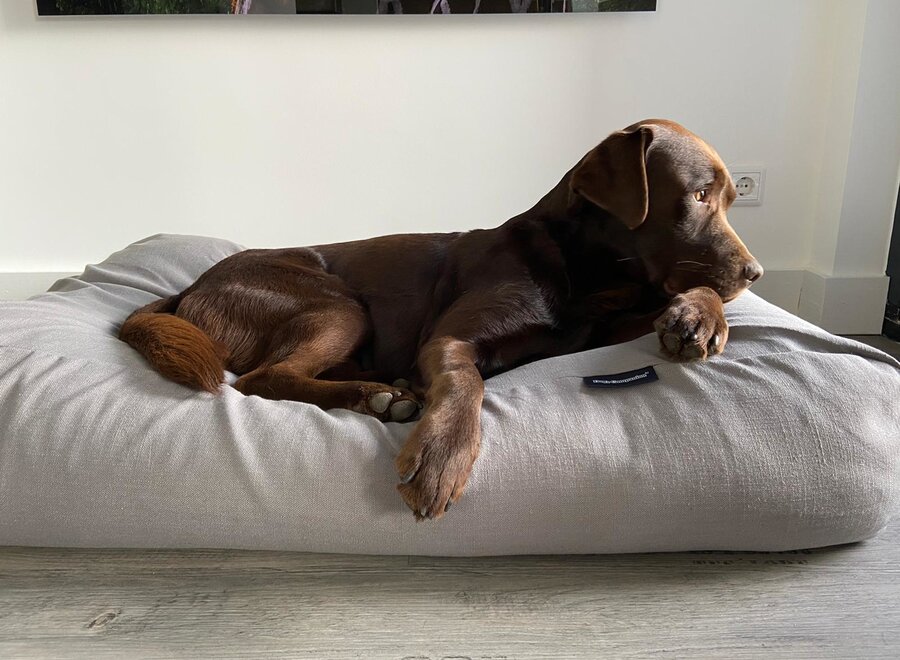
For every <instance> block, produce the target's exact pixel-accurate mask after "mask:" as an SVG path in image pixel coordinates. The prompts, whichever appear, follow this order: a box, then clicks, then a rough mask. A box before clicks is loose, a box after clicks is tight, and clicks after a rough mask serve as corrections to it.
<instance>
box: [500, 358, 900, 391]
mask: <svg viewBox="0 0 900 660" xmlns="http://www.w3.org/2000/svg"><path fill="white" fill-rule="evenodd" d="M783 355H825V356H832V355H849V356H851V357H858V358H861V359H863V360H868V359H869V357H868V356H866V355H860V354H858V353H847V352H831V353H823V352H821V351H806V350H792V351H776V352H773V353H760V354H759V355H748V356H745V357H741V358H734V359H730V360H717V361H715V362H697V363H694V365H693V366H698V367H708V368H713V367H714V366H715V365H717V364H735V363H745V362H749V361H751V360H759V359H766V358H770V357H778V356H783ZM886 357H888V358H889V360H878V361H879V362H885V363H886V364H889V365H891V366H896V367H898V368H900V364H894V363H895V362H896V360H894V359H893V358H891V357H890V356H889V355H887V356H886ZM644 366H649V367H653V368H654V369H655V368H656V367H667V366H671V367H687V366H690V365H688V364H685V363H681V362H673V361H671V360H665V359H663V360H659V361H657V362H653V363H651V364H648V365H644ZM637 368H643V367H637ZM588 375H590V374H562V375H559V376H551V377H546V378H541V379H536V380H533V381H523V382H521V383H514V384H511V385H510V386H509V387H506V388H503V389H492V390H490V393H491V394H499V393H501V392H508V391H510V390H514V389H517V388H520V387H533V386H535V385H542V384H546V383H553V382H557V381H569V380H573V379H578V380H582V379H583V378H585V377H586V376H588Z"/></svg>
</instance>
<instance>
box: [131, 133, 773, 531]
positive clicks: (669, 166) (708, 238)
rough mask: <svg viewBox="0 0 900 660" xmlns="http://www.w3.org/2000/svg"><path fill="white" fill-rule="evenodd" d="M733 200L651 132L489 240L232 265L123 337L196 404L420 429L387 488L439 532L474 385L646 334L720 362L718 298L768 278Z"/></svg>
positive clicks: (614, 146)
mask: <svg viewBox="0 0 900 660" xmlns="http://www.w3.org/2000/svg"><path fill="white" fill-rule="evenodd" d="M734 199H735V189H734V185H733V184H732V182H731V177H730V176H729V174H728V171H727V170H726V168H725V165H724V164H723V162H722V160H721V159H720V158H719V156H718V155H717V154H716V152H715V151H714V150H713V149H712V148H710V147H709V146H708V145H707V144H706V143H705V142H703V140H701V139H700V138H698V137H697V136H696V135H694V134H692V133H690V132H689V131H687V130H686V129H684V128H683V127H682V126H680V125H678V124H676V123H674V122H671V121H667V120H662V119H648V120H646V121H642V122H639V123H637V124H634V125H632V126H629V127H628V128H626V129H624V130H622V131H618V132H616V133H613V134H612V135H610V136H609V137H607V138H606V139H605V140H604V141H603V142H601V143H600V144H599V145H598V146H597V147H595V148H594V149H592V150H591V151H590V152H588V153H587V155H585V156H584V158H582V159H581V161H580V162H579V163H578V164H577V165H576V166H575V167H574V168H573V169H572V170H570V171H569V172H567V173H566V175H565V176H564V177H563V178H562V180H561V181H560V182H559V183H558V184H557V185H556V187H554V188H553V190H551V191H550V192H549V193H547V194H546V195H545V196H544V197H543V199H541V200H540V201H539V202H538V203H537V204H536V205H535V206H534V207H533V208H531V209H530V210H528V211H526V212H525V213H522V214H521V215H518V216H516V217H514V218H512V219H511V220H509V221H507V222H506V223H504V224H503V225H501V226H500V227H497V228H495V229H476V230H473V231H469V232H462V233H449V234H402V235H396V236H385V237H381V238H373V239H369V240H363V241H354V242H349V243H339V244H333V245H320V246H315V247H301V248H287V249H275V250H246V251H244V252H240V253H238V254H235V255H233V256H231V257H228V258H227V259H224V260H223V261H221V262H220V263H218V264H216V265H215V266H213V267H212V268H210V269H209V270H208V271H206V272H205V273H204V274H203V275H202V276H201V277H200V278H199V279H198V280H197V281H196V282H194V284H192V285H191V286H190V287H188V288H187V289H186V290H184V291H182V292H181V293H180V294H178V295H175V296H171V297H170V298H166V299H163V300H159V301H156V302H153V303H151V304H149V305H147V306H146V307H143V308H141V309H139V310H137V311H136V312H134V313H133V314H132V315H131V316H130V317H129V318H128V319H127V321H126V322H125V323H124V324H123V325H122V328H121V331H120V334H119V336H120V338H121V339H122V340H123V341H126V342H128V343H129V344H130V345H131V346H133V347H134V348H135V349H136V350H138V351H139V352H140V353H141V354H142V355H143V356H144V357H145V358H146V359H147V361H148V362H150V364H151V365H153V366H154V367H155V368H156V369H157V370H158V371H159V372H160V373H162V374H163V375H165V376H166V377H168V378H170V379H172V380H174V381H177V382H179V383H182V384H184V385H187V386H189V387H193V388H196V389H200V390H208V391H211V392H213V391H216V390H217V389H218V388H219V387H220V385H221V384H222V383H223V381H224V370H225V369H228V370H230V371H232V372H233V373H235V374H237V375H239V376H240V378H239V379H238V380H237V381H236V382H235V383H234V387H235V388H236V389H238V390H239V391H241V392H243V393H244V394H247V395H251V394H256V395H258V396H261V397H266V398H269V399H291V400H295V401H305V402H307V403H312V404H315V405H317V406H320V407H322V408H325V409H328V408H347V409H349V410H355V411H357V412H360V413H364V414H367V415H372V416H373V417H376V418H378V419H380V420H382V421H389V420H393V421H405V420H408V419H411V418H413V417H415V416H417V415H420V418H419V419H418V422H417V424H416V426H415V428H414V429H413V431H412V433H411V434H410V436H409V438H408V440H407V442H406V444H405V446H404V447H403V449H402V450H401V452H400V454H399V456H398V457H397V459H396V467H397V471H398V473H399V476H400V484H399V485H398V487H397V488H398V490H399V491H400V494H401V496H402V497H403V500H404V501H405V502H406V504H407V505H408V506H409V507H410V508H411V509H412V511H413V513H414V514H415V516H416V518H417V519H419V520H422V519H425V518H440V517H441V516H442V515H443V514H444V512H445V511H447V510H448V509H449V508H450V505H451V504H452V503H453V502H455V501H457V500H458V499H459V497H460V496H461V495H462V492H463V489H464V488H465V485H466V481H467V479H468V477H469V473H470V472H471V470H472V465H473V464H474V462H475V459H476V457H477V456H478V451H479V446H480V439H481V428H480V413H481V402H482V396H483V392H484V384H483V380H482V379H483V378H486V377H489V376H491V375H492V374H496V373H498V372H500V371H503V370H506V369H511V368H512V367H515V366H517V365H520V364H523V363H525V362H530V361H533V360H538V359H541V358H546V357H550V356H554V355H560V354H563V353H571V352H574V351H581V350H585V349H589V348H593V347H597V346H604V345H608V344H612V343H616V342H620V341H625V340H628V339H632V338H634V337H638V336H640V335H643V334H646V333H648V332H651V331H653V329H654V328H655V330H656V332H657V334H658V335H659V339H660V345H661V350H662V351H663V352H664V353H665V354H666V355H668V356H670V357H671V358H674V359H703V358H706V357H707V356H708V355H713V354H717V353H720V352H721V351H722V349H723V348H724V347H725V344H726V342H727V340H728V325H727V323H726V322H725V315H724V310H723V301H724V302H727V301H729V300H731V299H733V298H735V297H736V296H737V295H739V294H740V293H741V292H742V291H743V290H744V289H746V288H747V287H748V286H749V285H750V283H751V282H754V281H755V280H757V279H758V278H759V277H760V276H761V275H762V273H763V269H762V267H761V266H760V265H759V263H758V262H757V261H756V260H755V259H754V258H753V256H752V255H751V254H750V252H748V250H747V248H746V247H745V246H744V244H743V243H742V242H741V240H740V239H739V238H738V236H737V235H736V234H735V232H734V230H733V229H732V228H731V226H730V225H729V224H728V220H727V218H726V217H725V212H726V211H727V210H728V207H729V206H730V205H731V203H732V202H733V201H734ZM398 379H400V380H399V381H398ZM421 398H424V410H423V411H422V412H421V413H419V408H420V403H419V401H420V399H421Z"/></svg>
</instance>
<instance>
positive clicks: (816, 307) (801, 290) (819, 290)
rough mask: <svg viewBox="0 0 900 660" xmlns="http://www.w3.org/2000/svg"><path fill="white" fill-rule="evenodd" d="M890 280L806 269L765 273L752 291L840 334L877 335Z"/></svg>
mask: <svg viewBox="0 0 900 660" xmlns="http://www.w3.org/2000/svg"><path fill="white" fill-rule="evenodd" d="M889 281H890V278H888V276H887V275H881V276H878V275H876V276H871V277H834V276H827V275H821V274H819V273H816V272H813V271H810V270H776V271H769V270H767V271H766V274H765V275H764V276H763V278H762V279H761V280H760V281H759V282H757V283H756V284H754V285H753V288H752V291H753V292H754V293H756V294H757V295H759V296H760V297H762V298H764V299H766V300H768V301H769V302H770V303H773V304H775V305H778V306H779V307H781V308H782V309H785V310H787V311H789V312H790V313H791V314H796V315H797V316H799V317H801V318H803V319H806V320H807V321H809V322H810V323H815V324H816V325H817V326H819V327H820V328H824V329H825V330H828V331H829V332H833V333H835V334H840V335H880V334H881V324H882V322H883V321H884V304H885V302H886V301H887V289H888V283H889Z"/></svg>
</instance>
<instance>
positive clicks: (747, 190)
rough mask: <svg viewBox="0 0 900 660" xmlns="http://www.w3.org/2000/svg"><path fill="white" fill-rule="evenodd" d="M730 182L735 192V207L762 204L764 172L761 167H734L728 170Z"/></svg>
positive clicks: (764, 181)
mask: <svg viewBox="0 0 900 660" xmlns="http://www.w3.org/2000/svg"><path fill="white" fill-rule="evenodd" d="M730 172H731V180H732V181H734V188H735V190H737V198H735V200H734V203H735V205H736V206H737V205H741V206H752V205H758V204H762V199H763V188H764V187H765V183H766V171H765V169H763V168H762V167H750V166H738V165H736V166H734V167H732V168H730Z"/></svg>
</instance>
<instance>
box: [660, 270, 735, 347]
mask: <svg viewBox="0 0 900 660" xmlns="http://www.w3.org/2000/svg"><path fill="white" fill-rule="evenodd" d="M653 327H654V328H655V329H656V334H657V336H658V337H659V345H660V348H661V349H662V351H663V353H665V354H666V355H668V356H669V357H672V358H675V359H678V360H697V359H700V360H702V359H705V358H706V357H708V356H710V355H717V354H719V353H721V352H722V349H724V348H725V344H726V342H727V341H728V323H727V322H726V321H725V307H724V305H723V304H722V299H721V298H719V295H718V294H717V293H716V292H715V291H713V290H712V289H710V288H707V287H697V288H696V289H690V290H688V291H686V292H685V293H682V294H679V295H677V296H675V297H674V298H673V299H672V302H671V303H670V304H669V307H668V309H666V311H665V312H663V314H662V316H660V317H659V318H658V319H656V321H655V322H654V323H653Z"/></svg>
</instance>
